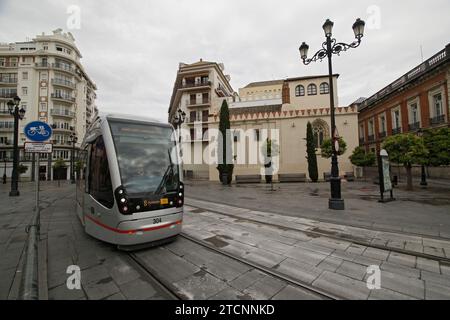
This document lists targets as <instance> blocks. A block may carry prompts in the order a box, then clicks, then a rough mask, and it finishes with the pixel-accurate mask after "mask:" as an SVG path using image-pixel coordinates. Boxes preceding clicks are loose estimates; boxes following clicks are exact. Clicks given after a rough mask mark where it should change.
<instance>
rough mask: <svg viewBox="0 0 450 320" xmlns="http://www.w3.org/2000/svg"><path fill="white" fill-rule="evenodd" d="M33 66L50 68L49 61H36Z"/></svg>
mask: <svg viewBox="0 0 450 320" xmlns="http://www.w3.org/2000/svg"><path fill="white" fill-rule="evenodd" d="M34 66H35V67H36V68H44V69H48V68H50V63H48V62H38V63H35V64H34Z"/></svg>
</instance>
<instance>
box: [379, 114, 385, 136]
mask: <svg viewBox="0 0 450 320" xmlns="http://www.w3.org/2000/svg"><path fill="white" fill-rule="evenodd" d="M380 132H386V118H385V117H384V116H381V117H380Z"/></svg>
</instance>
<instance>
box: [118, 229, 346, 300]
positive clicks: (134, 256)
mask: <svg viewBox="0 0 450 320" xmlns="http://www.w3.org/2000/svg"><path fill="white" fill-rule="evenodd" d="M179 237H180V238H183V239H184V240H186V241H189V242H191V243H193V244H195V245H198V246H201V247H203V248H205V249H207V250H208V251H210V252H213V253H215V254H219V255H221V256H224V257H226V258H227V259H231V260H234V261H236V262H238V263H240V264H242V265H245V266H247V267H250V268H252V269H254V270H257V271H259V272H261V273H263V274H265V275H267V276H271V277H273V278H275V279H277V280H280V281H282V282H284V283H286V285H290V286H292V287H294V288H298V289H300V290H302V291H304V292H307V293H308V294H309V295H312V296H315V297H317V298H318V299H321V300H342V299H343V298H342V297H338V296H336V295H334V294H331V293H329V292H326V291H324V290H321V289H319V288H316V287H313V286H312V285H309V284H307V283H304V282H302V281H299V280H296V279H293V278H291V277H288V276H286V275H284V274H281V273H279V272H276V271H274V270H271V269H270V268H267V267H264V266H261V265H259V264H257V263H254V262H251V261H248V260H246V259H243V258H241V257H238V256H235V255H233V254H230V253H228V252H226V251H224V250H221V249H219V248H217V247H214V246H212V245H210V244H209V243H206V242H205V241H202V240H199V239H195V238H193V237H191V236H189V235H187V234H185V233H181V234H180V235H179ZM162 247H163V248H166V249H168V250H169V251H171V250H170V244H166V245H163V246H162ZM150 250H152V249H150ZM140 252H141V251H136V252H128V253H127V255H128V257H129V258H130V260H131V263H132V264H133V265H134V266H135V267H136V268H137V269H139V270H141V272H143V273H144V274H145V276H146V277H147V278H148V280H149V281H150V282H151V283H152V284H155V285H156V286H157V287H158V288H159V289H160V290H161V291H163V292H164V293H165V294H166V295H167V296H168V297H169V298H170V299H171V300H188V299H189V298H188V297H187V296H186V295H184V294H183V293H181V292H180V289H179V288H177V287H176V286H175V285H173V284H172V283H170V282H169V281H167V280H166V279H164V277H163V276H161V275H160V274H159V273H158V271H157V270H155V269H154V268H153V267H152V266H151V265H150V264H149V263H148V262H146V261H145V260H144V259H142V258H141V257H140V256H139V253H140Z"/></svg>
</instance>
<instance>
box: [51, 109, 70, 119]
mask: <svg viewBox="0 0 450 320" xmlns="http://www.w3.org/2000/svg"><path fill="white" fill-rule="evenodd" d="M50 114H51V115H52V116H57V117H65V118H71V119H72V118H74V117H75V112H73V111H69V110H61V109H51V110H50Z"/></svg>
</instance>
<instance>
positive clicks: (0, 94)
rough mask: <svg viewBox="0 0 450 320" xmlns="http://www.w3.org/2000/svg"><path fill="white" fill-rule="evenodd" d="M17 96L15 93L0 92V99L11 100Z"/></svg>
mask: <svg viewBox="0 0 450 320" xmlns="http://www.w3.org/2000/svg"><path fill="white" fill-rule="evenodd" d="M15 96H17V92H4V91H0V98H5V99H11V98H14V97H15Z"/></svg>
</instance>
